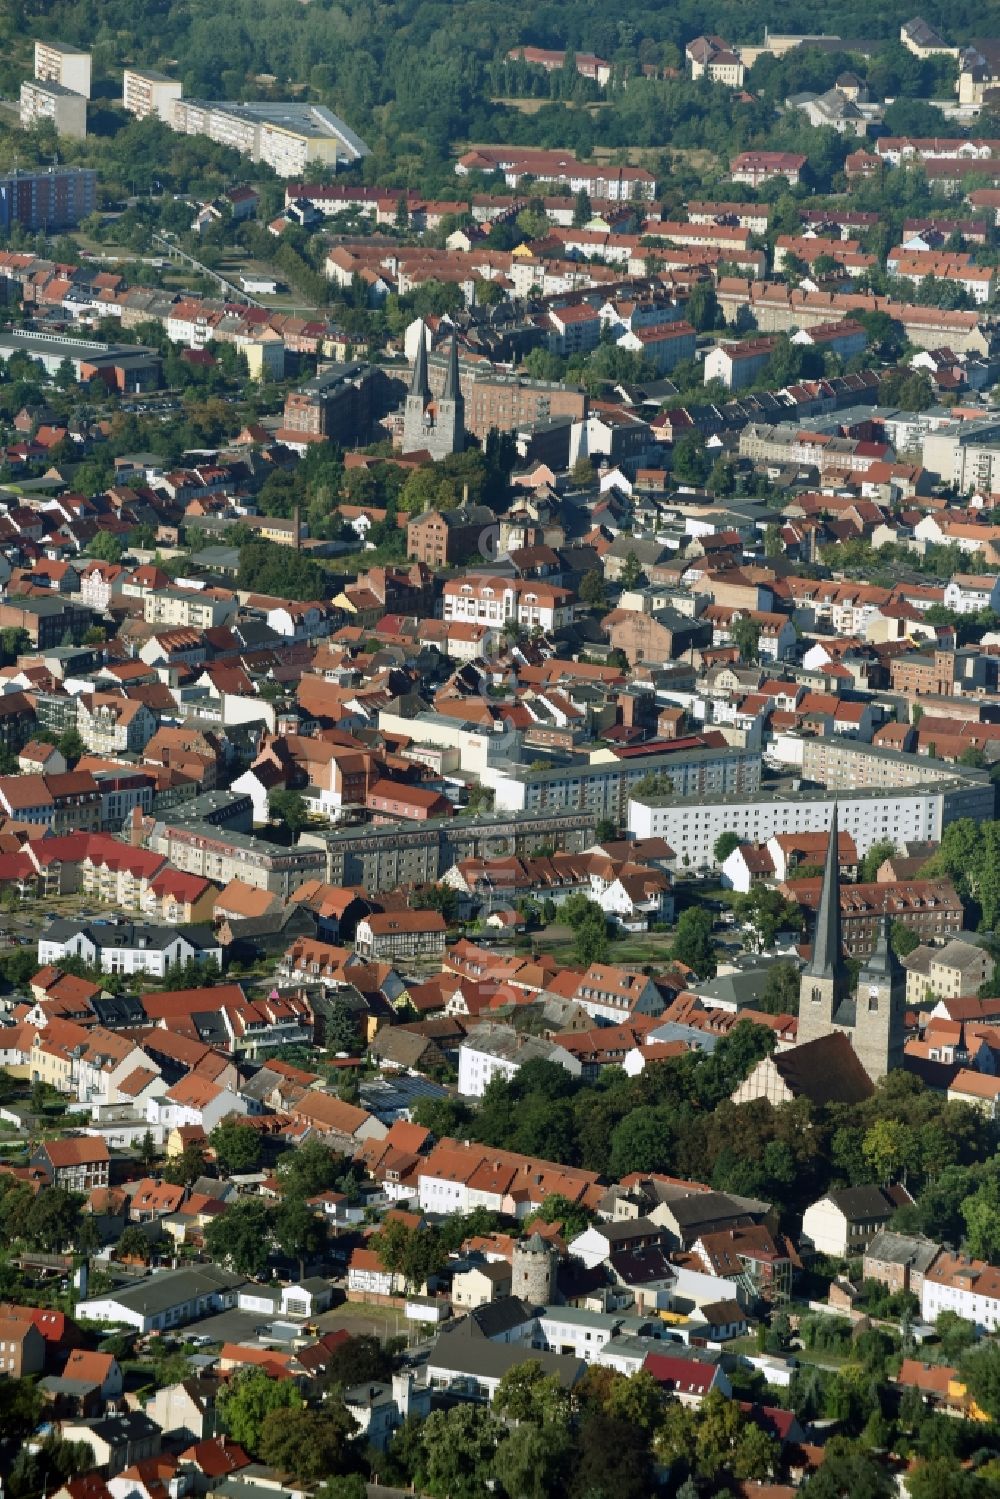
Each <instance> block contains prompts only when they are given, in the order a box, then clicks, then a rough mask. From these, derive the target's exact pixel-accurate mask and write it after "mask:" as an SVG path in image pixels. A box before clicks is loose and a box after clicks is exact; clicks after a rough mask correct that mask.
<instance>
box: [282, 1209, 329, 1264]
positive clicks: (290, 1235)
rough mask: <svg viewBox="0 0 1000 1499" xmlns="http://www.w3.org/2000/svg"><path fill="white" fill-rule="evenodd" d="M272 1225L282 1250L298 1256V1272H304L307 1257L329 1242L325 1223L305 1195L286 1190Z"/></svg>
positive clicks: (289, 1255) (294, 1257) (295, 1256)
mask: <svg viewBox="0 0 1000 1499" xmlns="http://www.w3.org/2000/svg"><path fill="white" fill-rule="evenodd" d="M273 1227H274V1237H275V1238H276V1240H277V1241H278V1247H279V1248H280V1250H281V1252H282V1254H287V1255H288V1257H289V1259H293V1260H298V1262H299V1275H300V1277H301V1276H304V1275H305V1262H306V1260H308V1259H313V1258H315V1256H316V1255H318V1254H320V1253H321V1252H322V1250H323V1246H324V1245H325V1244H326V1240H327V1230H326V1224H325V1223H324V1222H323V1220H322V1219H321V1218H320V1217H319V1215H318V1214H317V1213H316V1212H314V1211H313V1209H312V1208H311V1207H310V1206H309V1205H308V1203H307V1202H306V1200H305V1198H304V1197H298V1196H289V1195H287V1194H286V1195H285V1196H284V1197H283V1198H282V1200H281V1202H280V1204H279V1205H278V1207H277V1208H276V1209H275V1212H274V1218H273Z"/></svg>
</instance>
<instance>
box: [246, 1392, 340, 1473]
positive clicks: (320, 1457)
mask: <svg viewBox="0 0 1000 1499" xmlns="http://www.w3.org/2000/svg"><path fill="white" fill-rule="evenodd" d="M357 1429H358V1423H357V1422H356V1421H355V1419H354V1417H353V1416H352V1415H351V1414H350V1412H349V1411H348V1409H347V1407H346V1406H345V1405H344V1403H343V1402H342V1401H340V1400H336V1399H331V1398H329V1397H328V1398H327V1399H326V1400H324V1402H323V1408H322V1410H308V1409H306V1408H305V1407H304V1406H302V1405H299V1406H292V1407H289V1408H288V1409H287V1410H281V1409H275V1410H270V1411H268V1413H267V1414H266V1415H265V1417H264V1419H263V1422H262V1423H261V1428H260V1456H261V1459H262V1460H263V1461H264V1462H266V1463H270V1464H271V1466H272V1467H273V1468H276V1469H277V1470H278V1472H279V1473H292V1474H294V1475H295V1477H296V1478H297V1479H298V1480H299V1482H300V1483H302V1484H315V1483H320V1482H322V1481H323V1480H324V1479H327V1478H330V1477H332V1476H334V1475H335V1474H338V1473H343V1472H344V1470H345V1469H346V1468H348V1467H349V1466H350V1465H351V1464H352V1463H353V1461H354V1457H355V1445H354V1440H353V1438H354V1434H355V1432H356V1431H357Z"/></svg>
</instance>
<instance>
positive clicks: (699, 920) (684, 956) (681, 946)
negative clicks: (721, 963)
mask: <svg viewBox="0 0 1000 1499" xmlns="http://www.w3.org/2000/svg"><path fill="white" fill-rule="evenodd" d="M671 956H672V957H673V958H675V959H676V961H677V962H678V963H684V964H685V965H686V966H687V967H688V968H693V969H694V971H695V973H696V974H697V975H698V977H699V978H702V979H704V978H713V977H714V976H715V968H716V963H715V946H714V944H713V942H712V917H711V915H710V913H709V912H708V911H706V910H705V909H704V908H703V907H702V906H689V907H688V908H687V910H686V911H682V912H681V914H680V917H679V918H678V921H677V930H676V932H675V934H674V941H673V946H672V948H671Z"/></svg>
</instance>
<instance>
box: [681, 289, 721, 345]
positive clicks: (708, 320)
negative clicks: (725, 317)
mask: <svg viewBox="0 0 1000 1499" xmlns="http://www.w3.org/2000/svg"><path fill="white" fill-rule="evenodd" d="M685 312H686V315H687V320H688V322H689V323H690V324H691V326H692V327H693V328H694V329H695V330H696V332H698V333H709V332H711V330H712V329H713V328H714V327H716V326H717V323H718V318H719V299H718V297H717V296H716V294H715V286H714V284H713V282H711V281H696V282H695V284H694V286H692V288H691V290H690V292H689V293H688V299H687V307H686V308H685Z"/></svg>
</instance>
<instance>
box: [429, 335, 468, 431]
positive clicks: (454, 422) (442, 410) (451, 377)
mask: <svg viewBox="0 0 1000 1499" xmlns="http://www.w3.org/2000/svg"><path fill="white" fill-rule="evenodd" d="M436 425H437V428H438V434H439V437H438V441H439V445H440V446H441V447H443V448H444V449H445V451H446V452H448V453H461V451H462V449H463V448H464V447H465V400H464V398H463V396H462V387H461V384H460V382H459V378H458V339H457V338H456V336H455V334H454V333H453V334H452V335H451V347H450V348H449V350H448V373H447V375H446V376H445V382H444V390H443V391H442V392H441V394H440V396H439V397H438V403H437V423H436ZM437 456H438V455H437V454H435V457H437ZM440 456H441V457H444V453H442V454H441V455H440Z"/></svg>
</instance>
